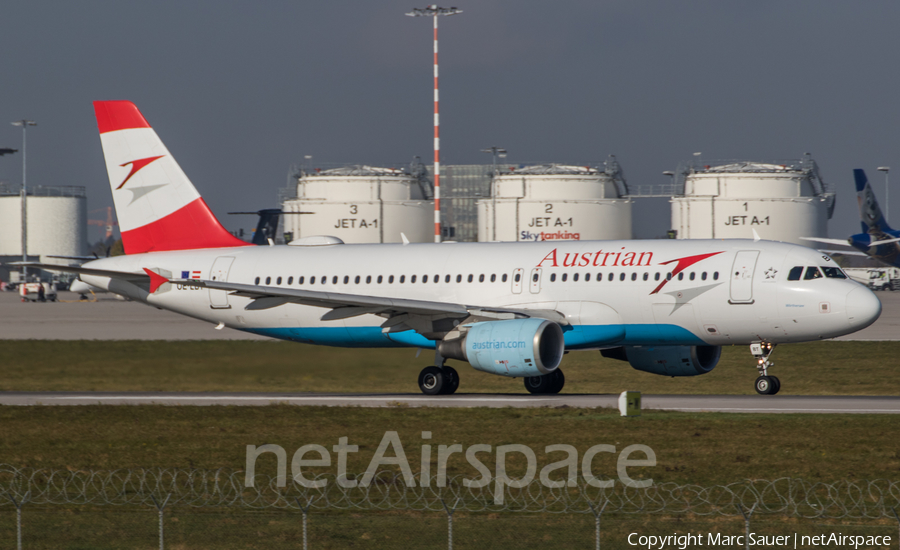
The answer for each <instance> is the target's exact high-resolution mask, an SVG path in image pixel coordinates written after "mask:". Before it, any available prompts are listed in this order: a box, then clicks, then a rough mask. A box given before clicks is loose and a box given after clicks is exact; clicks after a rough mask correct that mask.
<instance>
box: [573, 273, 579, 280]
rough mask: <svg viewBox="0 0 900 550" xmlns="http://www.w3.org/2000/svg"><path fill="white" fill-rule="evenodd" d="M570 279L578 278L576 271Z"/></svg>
mask: <svg viewBox="0 0 900 550" xmlns="http://www.w3.org/2000/svg"><path fill="white" fill-rule="evenodd" d="M572 280H573V281H577V280H578V273H574V274H573V275H572Z"/></svg>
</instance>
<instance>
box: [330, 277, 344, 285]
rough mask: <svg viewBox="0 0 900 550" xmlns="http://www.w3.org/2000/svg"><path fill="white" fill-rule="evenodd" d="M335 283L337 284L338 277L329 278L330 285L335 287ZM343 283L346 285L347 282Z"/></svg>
mask: <svg viewBox="0 0 900 550" xmlns="http://www.w3.org/2000/svg"><path fill="white" fill-rule="evenodd" d="M337 282H338V276H337V275H335V276H334V277H332V278H331V284H333V285H336V284H337ZM344 282H345V283H346V282H347V281H344Z"/></svg>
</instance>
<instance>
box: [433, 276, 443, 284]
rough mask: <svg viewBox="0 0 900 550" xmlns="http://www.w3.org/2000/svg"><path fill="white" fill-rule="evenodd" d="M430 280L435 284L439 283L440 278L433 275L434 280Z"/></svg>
mask: <svg viewBox="0 0 900 550" xmlns="http://www.w3.org/2000/svg"><path fill="white" fill-rule="evenodd" d="M432 280H433V281H434V282H435V283H439V282H441V276H440V275H435V276H434V279H432Z"/></svg>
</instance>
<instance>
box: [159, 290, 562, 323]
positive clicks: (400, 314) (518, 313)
mask: <svg viewBox="0 0 900 550" xmlns="http://www.w3.org/2000/svg"><path fill="white" fill-rule="evenodd" d="M169 282H171V283H174V284H182V285H191V286H197V287H202V288H209V289H212V290H224V291H227V292H229V293H230V294H231V295H233V296H243V297H246V298H252V299H253V302H251V303H250V304H249V305H247V307H246V309H248V310H255V309H268V308H272V307H277V306H280V305H283V304H286V303H294V304H302V305H307V306H315V307H321V308H328V309H330V310H331V311H328V312H326V313H325V314H324V315H322V317H321V319H322V320H323V321H334V320H338V319H347V318H350V317H356V316H359V315H365V314H369V313H371V314H375V315H380V316H382V317H387V318H388V321H386V322H385V324H383V325H382V328H386V329H387V328H391V327H394V326H398V327H401V326H402V327H403V328H398V329H397V330H409V329H410V328H412V329H414V330H416V331H417V332H435V331H434V330H430V329H426V328H425V327H422V328H423V330H420V329H419V327H417V326H416V325H421V324H422V321H426V320H427V321H430V322H434V321H438V320H441V319H459V320H465V321H466V322H472V321H476V320H478V319H516V318H529V317H537V318H541V319H548V320H550V321H553V322H555V323H559V324H563V325H566V324H568V322H567V321H566V318H565V316H564V315H563V314H561V313H559V312H557V311H552V310H537V309H510V308H498V307H483V306H474V305H466V304H454V303H450V302H436V301H428V300H408V299H405V298H388V297H381V296H369V295H365V294H344V293H339V292H324V291H319V290H300V289H293V288H282V287H271V286H259V285H245V284H239V283H227V282H220V281H209V280H202V279H172V280H171V281H169ZM403 325H405V326H403ZM453 326H455V325H453ZM448 330H449V328H448Z"/></svg>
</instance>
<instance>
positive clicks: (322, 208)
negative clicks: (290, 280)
mask: <svg viewBox="0 0 900 550" xmlns="http://www.w3.org/2000/svg"><path fill="white" fill-rule="evenodd" d="M495 176H496V177H495ZM432 181H433V167H432V166H430V165H422V164H420V163H413V164H410V165H409V166H408V167H404V168H374V167H371V166H361V165H343V166H337V167H335V166H329V165H326V166H325V167H319V168H312V167H308V166H301V167H293V168H292V169H291V172H290V176H289V183H288V187H287V188H285V189H283V190H282V191H281V193H280V194H279V201H280V202H281V205H282V210H283V211H285V212H287V214H285V215H284V221H283V227H284V234H285V241H287V242H290V240H291V239H297V238H300V237H306V236H313V235H333V236H336V237H339V238H341V239H342V240H343V241H344V242H356V243H362V242H365V243H369V242H400V241H401V238H400V233H401V232H403V233H404V234H405V235H406V237H407V238H408V239H409V240H410V241H411V242H431V241H432V240H433V235H434V225H433V220H434V214H433V209H434V202H433V196H434V193H433V188H432ZM495 185H496V189H497V193H496V196H495V194H494V193H492V190H493V189H494V188H495ZM627 194H628V187H627V185H626V183H625V180H624V177H623V176H622V171H621V169H620V167H619V165H618V163H617V162H616V161H615V159H614V158H613V157H610V158H609V159H608V160H607V161H606V162H604V163H597V164H592V165H577V166H569V165H561V164H540V165H526V164H518V165H516V164H498V165H493V164H469V165H441V226H442V233H443V239H444V240H452V241H461V242H474V241H493V240H497V241H527V240H531V241H534V240H541V239H546V240H577V239H629V238H631V236H632V233H631V206H632V201H631V200H630V199H629V198H628V197H627ZM548 208H549V212H548ZM495 211H496V212H497V214H496V215H494V212H495ZM298 212H308V213H307V214H296V215H295V213H298ZM354 212H355V213H354ZM361 212H365V213H366V214H360V213H361Z"/></svg>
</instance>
